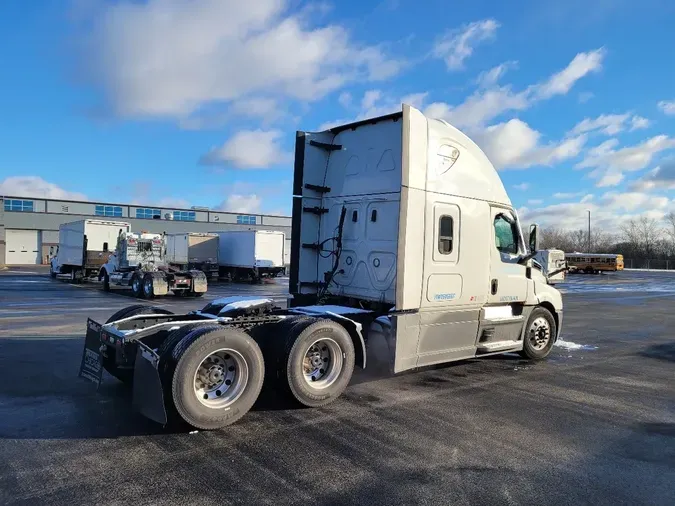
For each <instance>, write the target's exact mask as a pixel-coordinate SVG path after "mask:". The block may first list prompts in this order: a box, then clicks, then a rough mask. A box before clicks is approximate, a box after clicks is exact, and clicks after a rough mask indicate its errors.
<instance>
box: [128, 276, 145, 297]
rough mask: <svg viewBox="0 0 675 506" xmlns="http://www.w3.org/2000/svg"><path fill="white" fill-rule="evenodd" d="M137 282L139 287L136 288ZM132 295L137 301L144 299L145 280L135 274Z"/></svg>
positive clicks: (132, 277)
mask: <svg viewBox="0 0 675 506" xmlns="http://www.w3.org/2000/svg"><path fill="white" fill-rule="evenodd" d="M135 281H138V287H136V286H135V284H134V282H135ZM131 293H132V294H134V297H136V298H137V299H140V298H142V297H143V278H142V277H141V276H140V275H139V274H136V273H134V274H132V275H131Z"/></svg>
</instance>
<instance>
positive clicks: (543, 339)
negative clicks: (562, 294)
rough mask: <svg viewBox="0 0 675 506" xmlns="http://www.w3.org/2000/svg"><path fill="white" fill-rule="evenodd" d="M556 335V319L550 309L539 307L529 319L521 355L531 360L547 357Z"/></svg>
mask: <svg viewBox="0 0 675 506" xmlns="http://www.w3.org/2000/svg"><path fill="white" fill-rule="evenodd" d="M555 336H556V325H555V319H554V318H553V315H552V314H551V312H550V311H548V310H547V309H544V308H543V307H537V308H535V309H534V311H532V314H531V315H530V318H529V319H528V320H527V327H526V328H525V336H524V340H523V350H522V351H521V352H520V354H521V356H523V357H525V358H528V359H530V360H541V359H543V358H546V357H547V356H548V354H549V353H551V349H552V348H553V341H554V340H555Z"/></svg>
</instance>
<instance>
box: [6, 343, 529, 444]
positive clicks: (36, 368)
mask: <svg viewBox="0 0 675 506" xmlns="http://www.w3.org/2000/svg"><path fill="white" fill-rule="evenodd" d="M82 343H83V339H82V337H81V336H79V335H78V336H62V337H55V338H49V337H37V336H35V337H16V338H0V420H1V421H2V423H0V439H114V438H120V437H127V436H153V435H166V434H182V433H187V432H191V431H192V430H193V429H192V428H191V427H189V426H187V425H185V424H180V423H171V424H167V425H166V426H162V425H161V424H158V423H156V422H153V421H151V420H149V419H147V418H145V417H144V416H142V415H141V414H140V413H138V412H136V411H135V410H134V409H133V408H132V405H131V390H130V389H129V388H128V387H126V386H125V385H123V384H122V383H120V382H119V381H118V380H116V379H115V378H113V377H111V376H109V375H108V374H107V373H104V376H103V382H102V383H101V385H100V387H99V388H98V391H97V389H96V386H95V385H94V384H92V383H90V382H88V381H86V380H84V379H82V378H79V377H78V370H79V366H80V360H81V357H82ZM521 362H524V361H523V360H521V359H520V358H519V357H518V356H509V355H503V356H499V357H493V358H490V359H489V360H485V359H472V360H467V361H461V362H455V363H452V364H443V365H439V366H432V367H428V368H425V369H424V370H418V371H411V372H406V373H403V374H399V375H396V376H394V375H393V374H392V373H391V371H390V369H389V364H388V363H386V362H379V363H378V362H377V361H376V360H373V361H371V362H370V363H369V364H368V367H367V368H366V369H365V370H363V369H360V368H357V369H356V370H355V373H354V376H353V378H352V381H351V383H350V387H349V388H348V389H347V391H346V392H345V394H344V395H343V399H342V400H338V401H337V402H352V403H354V404H357V405H361V404H362V403H363V402H365V401H367V400H368V399H370V401H368V402H371V401H372V402H375V403H377V401H378V398H377V395H373V393H372V392H370V391H371V390H373V388H372V387H371V386H369V385H368V384H372V383H375V382H379V381H382V380H384V381H386V382H387V384H383V385H382V386H383V387H386V388H385V389H392V390H393V391H396V390H399V391H403V390H409V389H413V390H414V389H419V388H423V389H425V391H426V390H428V389H433V388H438V389H447V388H453V387H454V386H461V387H464V386H466V383H467V382H468V381H469V379H467V377H469V378H470V380H471V381H474V380H476V379H477V378H478V377H479V376H480V375H481V374H489V373H490V371H492V372H494V369H495V368H496V369H500V370H505V371H509V370H510V371H514V370H517V368H518V367H520V365H519V364H521ZM390 382H393V383H392V384H389V383H390ZM378 388H379V387H377V388H375V390H378ZM251 411H252V413H254V412H259V413H261V414H262V413H264V412H269V411H281V412H285V413H283V414H282V415H281V417H282V418H286V417H288V416H291V417H294V416H309V415H305V414H302V413H301V412H303V411H312V410H311V409H309V408H303V407H301V406H299V405H298V404H297V403H295V402H294V401H293V400H291V399H290V398H289V397H288V396H287V395H285V394H284V393H283V392H281V391H280V390H279V389H278V388H272V387H271V386H270V385H269V383H268V382H266V384H265V386H264V387H263V390H262V392H261V394H260V397H259V398H258V400H257V402H256V404H255V405H254V406H253V409H252V410H251ZM293 413H296V414H295V415H294V414H293ZM250 416H251V415H250V414H249V415H246V416H245V417H244V418H243V419H242V420H240V421H239V422H237V425H241V424H246V422H247V419H249V418H250ZM255 418H256V419H258V420H260V416H256V417H255Z"/></svg>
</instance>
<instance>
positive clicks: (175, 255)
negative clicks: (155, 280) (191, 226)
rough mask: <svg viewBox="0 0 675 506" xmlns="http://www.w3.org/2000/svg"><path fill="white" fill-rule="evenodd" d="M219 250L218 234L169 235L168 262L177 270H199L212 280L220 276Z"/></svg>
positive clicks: (191, 233) (167, 242)
mask: <svg viewBox="0 0 675 506" xmlns="http://www.w3.org/2000/svg"><path fill="white" fill-rule="evenodd" d="M218 248H219V239H218V234H209V233H197V232H187V233H183V234H167V236H166V261H167V263H168V264H169V265H170V266H172V267H175V268H177V269H180V270H184V271H187V270H192V269H197V270H200V271H202V272H203V273H204V274H206V276H207V277H208V278H212V277H214V276H217V275H218V267H219V266H218Z"/></svg>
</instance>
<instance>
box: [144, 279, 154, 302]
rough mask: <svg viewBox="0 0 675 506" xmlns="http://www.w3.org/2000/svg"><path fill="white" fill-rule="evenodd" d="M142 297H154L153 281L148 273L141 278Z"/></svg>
mask: <svg viewBox="0 0 675 506" xmlns="http://www.w3.org/2000/svg"><path fill="white" fill-rule="evenodd" d="M143 297H144V298H146V299H153V298H154V297H155V282H154V280H153V278H152V274H150V273H148V274H146V275H145V277H144V278H143Z"/></svg>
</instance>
